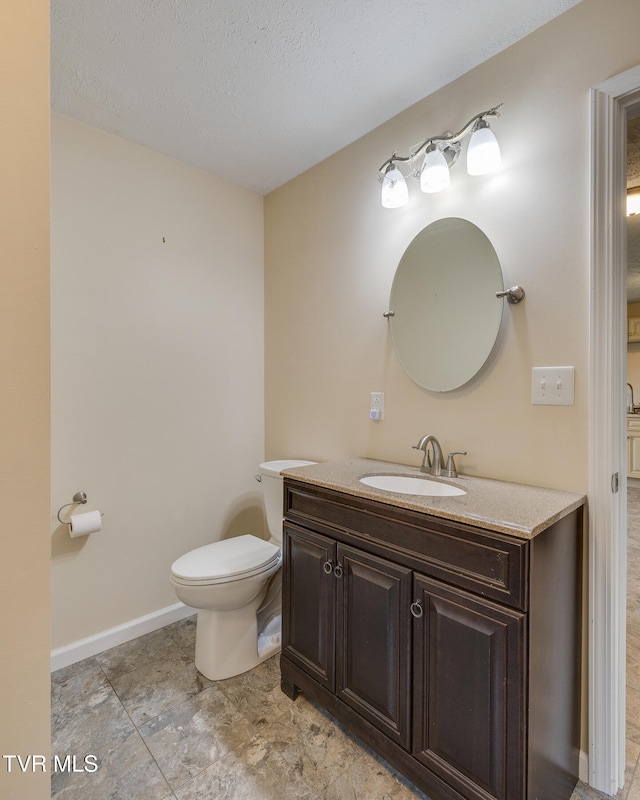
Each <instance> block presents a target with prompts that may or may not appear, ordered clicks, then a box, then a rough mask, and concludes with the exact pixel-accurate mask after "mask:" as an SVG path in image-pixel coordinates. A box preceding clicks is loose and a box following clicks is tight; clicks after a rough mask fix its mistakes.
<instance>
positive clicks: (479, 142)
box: [467, 122, 501, 175]
mask: <svg viewBox="0 0 640 800" xmlns="http://www.w3.org/2000/svg"><path fill="white" fill-rule="evenodd" d="M500 162H501V157H500V146H499V145H498V140H497V139H496V137H495V136H494V135H493V131H492V130H491V128H490V127H489V126H488V125H487V123H486V122H485V123H484V124H483V125H482V126H481V127H478V129H477V130H475V131H474V132H473V133H472V134H471V139H470V140H469V147H468V148H467V172H468V173H469V175H486V174H487V173H489V172H494V171H495V170H497V169H499V167H500Z"/></svg>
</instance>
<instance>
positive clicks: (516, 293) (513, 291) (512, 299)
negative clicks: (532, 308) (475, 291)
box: [496, 286, 525, 305]
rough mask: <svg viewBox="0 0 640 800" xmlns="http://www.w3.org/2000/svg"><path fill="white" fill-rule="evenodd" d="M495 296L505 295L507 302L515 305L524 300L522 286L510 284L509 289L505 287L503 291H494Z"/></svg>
mask: <svg viewBox="0 0 640 800" xmlns="http://www.w3.org/2000/svg"><path fill="white" fill-rule="evenodd" d="M496 297H506V298H507V302H509V303H511V304H512V305H517V304H518V303H521V302H522V301H523V300H524V297H525V294H524V289H523V288H522V286H512V287H511V288H510V289H505V290H504V291H503V292H496Z"/></svg>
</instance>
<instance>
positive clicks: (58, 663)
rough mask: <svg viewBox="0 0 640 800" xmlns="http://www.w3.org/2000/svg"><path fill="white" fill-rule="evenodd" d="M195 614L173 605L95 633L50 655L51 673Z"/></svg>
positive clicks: (183, 606) (184, 607)
mask: <svg viewBox="0 0 640 800" xmlns="http://www.w3.org/2000/svg"><path fill="white" fill-rule="evenodd" d="M195 613H196V610H195V609H194V608H189V606H185V605H184V603H176V604H175V605H173V606H167V608H161V609H160V610H159V611H154V612H153V613H151V614H145V616H144V617H138V618H137V619H132V620H131V621H130V622H125V623H124V624H122V625H117V626H116V627H115V628H109V629H108V630H106V631H102V632H101V633H96V634H95V635H94V636H88V637H87V638H86V639H79V640H78V641H77V642H72V643H71V644H67V645H65V646H64V647H58V648H57V649H56V650H52V651H51V672H55V671H56V670H57V669H62V667H68V666H69V665H70V664H75V663H76V662H78V661H82V660H83V659H84V658H89V657H90V656H95V655H96V654H97V653H102V651H103V650H108V649H109V648H110V647H115V646H116V645H118V644H123V643H124V642H130V641H131V640H132V639H137V638H138V636H144V634H145V633H151V632H152V631H157V630H158V628H164V626H165V625H170V624H171V623H172V622H178V621H179V620H181V619H185V618H186V617H190V616H191V615H192V614H195Z"/></svg>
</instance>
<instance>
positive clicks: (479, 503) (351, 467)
mask: <svg viewBox="0 0 640 800" xmlns="http://www.w3.org/2000/svg"><path fill="white" fill-rule="evenodd" d="M282 474H283V475H285V476H286V477H290V478H295V479H296V480H298V481H302V482H304V483H309V484H313V485H314V486H324V487H325V488H327V489H335V490H336V491H338V492H345V493H346V494H350V495H355V496H357V497H366V498H368V499H369V500H377V501H379V502H382V503H388V504H390V505H393V506H400V507H401V508H409V509H411V510H413V511H422V512H424V513H426V514H431V515H433V516H435V517H444V518H445V519H451V520H455V521H457V522H465V523H467V524H469V525H475V526H477V527H479V528H486V529H488V530H492V531H499V532H501V533H506V534H509V535H511V536H517V537H518V538H520V539H532V538H533V537H534V536H536V535H537V534H538V533H540V532H541V531H543V530H545V529H546V528H548V527H549V526H550V525H552V524H553V523H554V522H557V520H559V519H562V517H565V516H567V514H570V513H571V512H572V511H574V510H575V509H576V508H579V507H580V506H582V505H583V504H584V501H585V496H584V495H582V494H577V493H575V492H562V491H558V490H556V489H543V488H540V487H538V486H526V485H524V484H519V483H507V482H505V481H496V480H490V479H488V478H476V477H472V476H468V475H459V476H458V477H457V478H432V477H431V476H430V475H425V474H424V473H421V472H420V470H419V469H418V468H417V467H407V466H405V465H403V464H392V463H390V462H387V461H374V460H372V459H368V458H353V459H347V460H343V461H325V462H323V463H320V464H313V465H311V466H307V467H295V468H293V469H287V470H284V471H283V473H282ZM375 474H384V475H410V476H413V477H416V476H422V477H427V478H430V479H431V480H438V481H442V482H444V483H450V484H452V485H453V486H458V487H460V488H461V489H464V490H465V492H466V494H464V495H457V496H455V497H421V496H419V495H413V494H399V493H396V492H387V491H382V490H380V489H374V488H372V487H370V486H366V485H365V484H364V483H360V481H359V478H362V477H364V476H366V475H375Z"/></svg>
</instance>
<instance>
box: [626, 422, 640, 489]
mask: <svg viewBox="0 0 640 800" xmlns="http://www.w3.org/2000/svg"><path fill="white" fill-rule="evenodd" d="M627 442H628V455H629V463H628V469H627V473H628V475H630V476H631V477H632V478H640V430H638V429H637V428H627Z"/></svg>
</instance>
